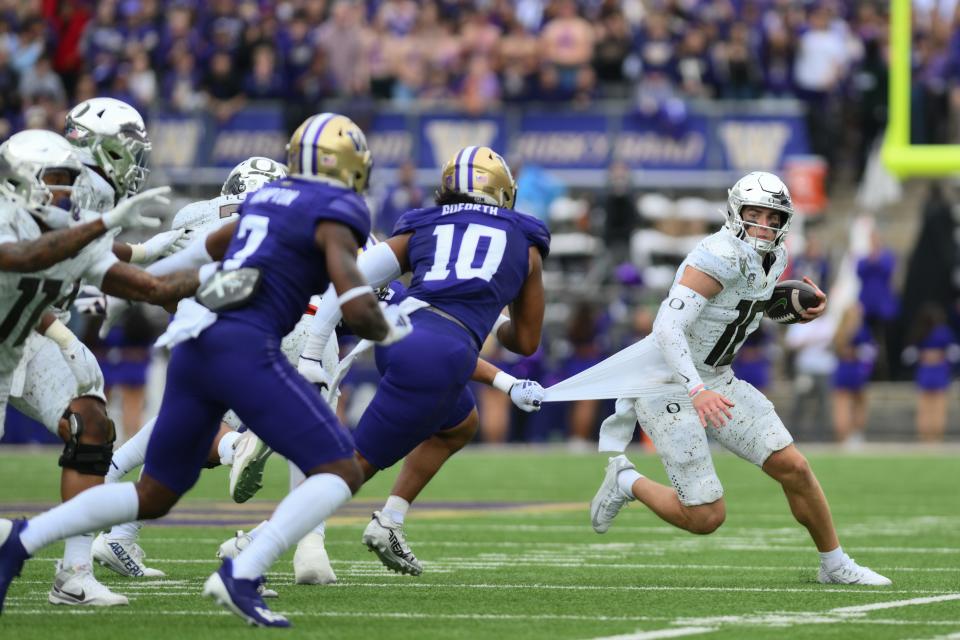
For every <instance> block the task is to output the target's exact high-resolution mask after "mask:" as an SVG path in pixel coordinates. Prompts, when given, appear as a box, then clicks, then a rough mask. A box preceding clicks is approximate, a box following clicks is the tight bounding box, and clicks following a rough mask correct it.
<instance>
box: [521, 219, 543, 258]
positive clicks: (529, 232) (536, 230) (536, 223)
mask: <svg viewBox="0 0 960 640" xmlns="http://www.w3.org/2000/svg"><path fill="white" fill-rule="evenodd" d="M517 216H518V220H519V221H520V228H521V229H523V232H524V233H525V234H526V236H527V240H529V241H530V244H532V245H533V246H535V247H536V248H537V249H539V250H540V255H541V256H543V257H544V258H546V257H547V256H548V255H550V231H549V230H548V229H547V225H545V224H543V222H541V221H540V220H539V219H537V218H534V217H533V216H528V215H526V214H523V213H518V214H517Z"/></svg>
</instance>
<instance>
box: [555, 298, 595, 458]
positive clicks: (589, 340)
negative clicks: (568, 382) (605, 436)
mask: <svg viewBox="0 0 960 640" xmlns="http://www.w3.org/2000/svg"><path fill="white" fill-rule="evenodd" d="M567 340H568V342H569V343H570V348H571V352H570V355H569V356H567V357H566V358H565V359H564V360H563V363H562V364H561V365H560V379H561V380H565V379H567V378H569V377H571V376H574V375H576V374H578V373H580V372H581V371H584V370H585V369H588V368H590V367H592V366H593V365H595V364H597V363H598V362H600V361H601V360H603V357H604V353H603V351H602V350H601V348H600V340H599V335H598V331H597V319H596V311H595V309H594V308H593V307H592V306H591V305H589V304H578V305H577V306H576V307H574V310H573V314H572V316H571V318H570V321H569V324H568V326H567ZM599 408H600V401H599V400H577V401H576V402H572V403H569V405H568V407H567V424H569V425H570V433H569V437H568V442H569V444H570V447H571V448H572V449H573V450H576V451H589V450H593V448H594V447H593V445H592V444H591V442H592V441H593V440H594V432H595V431H596V429H597V427H598V426H599V424H600V423H599V421H598V419H597V418H598V409H599Z"/></svg>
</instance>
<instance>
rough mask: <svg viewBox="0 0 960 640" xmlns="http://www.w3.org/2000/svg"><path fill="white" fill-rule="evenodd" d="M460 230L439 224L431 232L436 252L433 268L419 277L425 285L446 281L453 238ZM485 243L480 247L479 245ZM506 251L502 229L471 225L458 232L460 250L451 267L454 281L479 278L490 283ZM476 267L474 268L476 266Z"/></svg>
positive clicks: (448, 273) (504, 232) (452, 226)
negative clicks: (434, 240) (459, 234)
mask: <svg viewBox="0 0 960 640" xmlns="http://www.w3.org/2000/svg"><path fill="white" fill-rule="evenodd" d="M458 231H460V229H458V228H457V226H456V225H453V224H441V225H439V226H437V227H434V229H433V235H435V236H436V237H437V248H436V250H435V251H434V253H433V265H432V266H431V267H430V270H429V271H427V272H426V273H424V274H423V279H424V280H425V281H430V280H446V279H447V278H448V277H449V276H450V262H451V257H452V254H453V240H454V236H455V235H457V232H458ZM483 240H486V242H485V243H484V245H483V246H481V241H483ZM506 248H507V233H506V231H504V230H503V229H497V228H496V227H487V226H484V225H482V224H475V223H471V224H470V225H468V226H467V228H466V230H465V231H462V237H461V239H460V250H459V251H458V252H457V261H456V264H454V265H453V269H454V271H455V272H456V278H457V280H470V279H472V278H481V279H483V280H486V281H487V282H490V280H491V279H493V274H495V273H496V272H497V269H499V268H500V263H501V262H503V253H504V251H506ZM478 262H479V263H480V264H479V265H477V263H478Z"/></svg>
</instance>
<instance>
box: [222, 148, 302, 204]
mask: <svg viewBox="0 0 960 640" xmlns="http://www.w3.org/2000/svg"><path fill="white" fill-rule="evenodd" d="M286 177H287V168H286V167H285V166H284V165H282V164H280V163H279V162H274V161H273V160H271V159H270V158H264V157H263V156H253V157H252V158H247V159H246V160H244V161H243V162H241V163H240V164H238V165H237V166H235V167H234V168H233V170H232V171H231V172H230V175H228V176H227V180H226V181H225V182H224V183H223V188H222V189H220V195H222V196H238V195H240V194H246V193H251V192H253V191H256V190H257V189H259V188H260V187H262V186H263V185H265V184H267V183H268V182H273V181H274V180H279V179H280V178H286Z"/></svg>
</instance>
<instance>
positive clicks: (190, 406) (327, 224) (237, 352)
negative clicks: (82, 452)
mask: <svg viewBox="0 0 960 640" xmlns="http://www.w3.org/2000/svg"><path fill="white" fill-rule="evenodd" d="M288 154H289V156H288V160H289V166H290V172H291V176H290V177H289V178H287V179H284V180H281V181H279V182H277V183H275V184H272V185H270V186H268V187H266V188H263V189H261V190H260V191H258V192H257V193H256V194H254V196H253V197H251V198H250V199H249V200H247V201H246V202H244V204H243V205H242V206H241V209H240V219H239V220H238V221H236V222H234V223H231V224H228V225H226V226H224V227H222V228H221V229H219V230H218V231H215V232H213V233H212V234H210V235H209V236H207V237H206V238H205V239H204V242H203V244H204V247H203V248H204V249H205V250H206V251H207V252H208V254H209V256H210V257H215V258H218V259H222V260H223V262H222V264H220V265H211V267H210V268H206V267H205V268H204V270H203V274H202V277H203V285H202V286H201V287H200V288H199V289H198V290H197V293H196V297H195V298H188V299H185V300H182V301H181V302H180V304H179V305H178V309H177V314H176V316H175V318H174V319H173V321H172V322H171V323H170V326H169V327H168V329H167V331H166V333H165V334H164V335H163V336H161V338H160V340H159V341H158V344H159V345H161V346H171V347H172V348H173V349H172V354H171V358H170V365H169V367H168V374H167V382H166V388H165V391H164V397H163V402H162V405H161V408H160V414H159V416H158V417H157V423H156V426H155V427H154V432H153V435H152V436H151V438H150V443H149V445H148V448H147V458H146V463H145V465H144V470H143V473H142V474H141V477H140V480H139V481H138V482H136V483H114V484H105V485H101V486H98V487H93V488H91V489H89V490H87V491H85V492H83V493H81V494H80V495H78V496H77V497H75V498H73V499H72V500H70V501H68V502H66V503H64V504H63V505H61V506H59V507H56V508H54V509H52V510H50V511H48V512H46V513H44V514H41V515H39V516H37V517H35V518H32V519H30V520H29V521H25V520H17V521H9V520H0V541H2V544H0V602H2V599H3V598H5V596H6V593H7V590H8V587H9V585H10V583H11V581H12V580H13V578H14V577H15V576H16V575H19V573H20V570H21V568H22V566H23V563H24V562H25V561H26V560H27V558H29V557H30V555H32V554H33V553H35V552H36V551H38V550H39V549H42V548H43V547H45V546H47V545H49V544H51V543H52V542H54V541H56V540H58V539H62V538H64V537H66V536H69V535H76V534H79V533H84V532H89V531H96V530H99V529H101V528H103V527H105V526H108V525H113V524H117V523H121V522H128V521H131V520H134V519H137V518H141V519H152V518H158V517H161V516H162V515H164V514H165V513H167V511H169V509H170V508H171V507H172V506H173V505H174V504H176V502H177V501H178V499H179V497H180V496H181V495H183V494H184V493H185V492H186V491H187V490H189V488H190V487H191V486H193V484H194V483H195V482H196V480H197V478H198V476H199V472H200V469H201V467H202V466H203V463H204V460H205V459H206V457H207V454H208V451H209V448H210V444H211V442H212V441H213V439H214V437H215V436H216V434H217V432H218V430H219V426H220V420H221V418H222V416H223V414H224V412H225V411H226V410H227V409H228V408H232V409H234V411H236V413H237V415H238V416H239V417H240V418H241V420H243V422H244V424H246V425H247V426H248V427H249V428H250V429H251V430H253V431H254V432H255V433H257V434H258V435H259V436H260V437H261V438H262V439H263V441H264V442H265V443H267V445H268V446H270V447H271V448H272V449H274V450H275V451H277V453H279V454H281V455H283V456H284V457H286V458H287V459H289V460H293V461H294V462H295V463H296V464H297V466H299V467H300V468H301V469H302V470H303V471H304V473H305V474H306V475H307V476H309V477H308V479H307V480H306V481H305V482H304V483H303V484H302V485H300V486H299V487H297V488H296V489H295V490H294V491H292V492H291V493H290V494H289V495H288V496H287V497H286V498H284V500H283V501H281V502H280V504H279V505H278V506H277V509H276V511H275V512H274V514H273V517H272V518H271V520H270V522H269V523H268V525H267V526H266V529H267V530H266V531H264V532H263V534H262V535H261V536H259V537H258V538H257V539H256V540H254V541H253V543H251V544H250V546H249V547H247V548H246V549H244V550H243V551H242V552H241V553H240V555H239V556H237V558H236V560H235V561H231V560H229V559H227V560H225V561H224V562H223V565H222V566H221V567H220V569H219V570H218V571H217V572H216V573H214V574H213V575H211V576H210V578H209V579H208V580H207V581H206V584H205V586H204V593H205V594H206V595H209V596H211V597H213V598H214V599H215V600H216V601H217V602H218V603H220V604H222V605H223V606H224V607H226V608H227V609H228V610H230V611H232V612H234V613H235V614H237V615H238V616H240V617H241V618H243V619H244V620H245V621H247V622H248V623H251V624H257V625H263V626H289V624H290V623H289V622H288V621H287V619H286V618H284V617H283V616H281V615H278V614H275V613H273V612H271V611H270V610H269V609H268V608H267V606H266V605H265V604H264V602H263V599H262V598H261V597H260V595H259V594H258V587H259V585H260V584H262V583H263V581H264V579H263V574H264V573H265V572H266V570H267V568H268V567H269V566H270V565H271V564H272V563H273V562H274V561H275V560H276V559H277V558H278V557H279V556H280V555H281V554H282V553H283V552H284V551H285V550H286V549H287V548H289V547H290V546H292V545H293V544H294V543H295V542H296V541H297V540H299V539H300V538H302V537H303V535H304V534H305V533H307V532H308V531H309V530H310V529H312V528H313V527H314V526H316V524H318V523H319V522H320V521H321V520H323V519H325V518H326V517H328V516H329V515H330V514H332V513H333V512H334V511H335V510H336V509H337V508H338V507H339V506H340V505H341V504H343V503H344V502H346V501H347V500H349V499H350V497H351V495H352V493H353V492H354V491H356V489H358V488H359V487H360V485H361V484H362V479H363V474H362V472H361V470H360V468H359V465H358V464H357V462H356V461H355V460H354V458H353V450H354V444H353V439H352V438H351V436H350V433H349V432H348V431H347V430H346V429H345V428H344V427H343V426H342V425H340V424H339V423H338V422H337V420H336V417H335V416H334V415H333V413H332V412H331V411H330V409H329V408H328V407H327V405H326V403H325V402H324V400H323V398H322V397H321V396H320V393H319V392H318V391H317V389H316V388H315V387H314V386H313V385H312V384H310V383H309V382H307V381H306V380H305V379H303V378H302V377H301V376H299V375H298V374H297V373H296V370H295V369H294V368H293V367H292V366H291V365H290V364H289V363H288V362H287V361H286V360H285V359H284V358H283V355H282V354H281V353H280V339H281V338H282V337H283V336H284V335H286V334H287V333H289V332H290V330H291V329H292V328H293V326H294V325H295V324H296V322H297V320H298V319H299V318H300V316H301V315H302V312H303V309H304V308H305V307H306V304H307V301H308V300H309V298H310V295H311V293H312V292H313V291H322V290H325V289H326V287H327V285H328V284H330V283H332V284H333V285H334V287H335V288H336V290H337V293H338V297H339V302H340V304H341V308H342V309H343V311H344V316H345V319H346V321H347V322H348V324H350V325H351V327H353V329H354V330H355V331H356V332H357V334H358V335H359V336H361V337H364V338H369V339H374V340H379V341H383V342H386V343H390V342H394V341H397V340H400V339H401V338H403V337H405V336H406V335H407V334H408V333H409V332H410V322H409V319H408V318H407V317H406V316H405V315H404V314H403V313H402V312H399V311H397V310H396V309H394V310H393V312H390V310H388V312H387V313H386V314H385V313H384V312H381V310H380V307H379V305H378V303H377V299H376V297H375V296H374V295H373V291H372V289H371V287H370V286H369V285H368V284H366V282H365V281H364V280H363V277H362V275H361V274H360V273H359V271H358V270H357V266H356V256H357V249H358V246H359V244H361V243H362V242H364V241H365V240H366V237H367V235H368V233H369V230H370V215H369V212H368V211H367V208H366V205H365V203H364V202H363V200H362V199H361V198H360V197H359V195H357V194H358V192H360V191H363V189H364V188H365V187H366V184H367V179H368V176H369V170H370V165H371V159H370V152H369V150H368V149H367V144H366V139H365V137H364V135H363V132H362V131H361V130H360V129H359V128H358V127H357V126H356V125H355V124H354V123H353V122H352V121H350V120H349V119H348V118H346V117H344V116H339V115H336V114H320V115H316V116H313V117H311V118H309V119H308V120H307V121H306V122H304V123H303V124H302V125H301V126H300V127H299V128H298V129H297V131H295V132H294V134H293V136H292V138H291V140H290V145H289V149H288ZM191 246H192V245H191ZM181 253H187V252H181ZM173 257H176V256H173ZM169 259H170V258H168V260H169ZM158 264H159V263H158ZM241 345H242V348H239V347H240V346H241Z"/></svg>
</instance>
